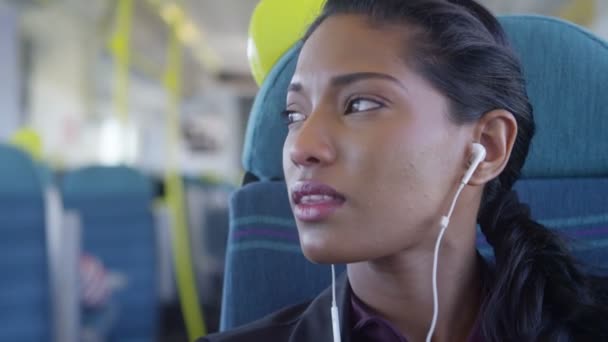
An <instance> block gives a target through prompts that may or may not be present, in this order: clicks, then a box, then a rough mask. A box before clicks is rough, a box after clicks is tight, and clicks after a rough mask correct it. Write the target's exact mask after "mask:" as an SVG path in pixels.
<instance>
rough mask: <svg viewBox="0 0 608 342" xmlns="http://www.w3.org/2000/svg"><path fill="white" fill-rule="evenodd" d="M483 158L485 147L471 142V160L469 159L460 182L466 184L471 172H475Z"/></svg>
mask: <svg viewBox="0 0 608 342" xmlns="http://www.w3.org/2000/svg"><path fill="white" fill-rule="evenodd" d="M484 159H486V148H485V147H483V145H482V144H479V143H473V153H472V155H471V160H470V161H469V163H470V165H469V168H468V169H467V172H466V173H465V174H464V177H462V181H461V183H462V184H467V183H468V182H469V180H471V177H472V176H473V172H475V170H476V169H477V166H479V163H481V162H482V161H483V160H484Z"/></svg>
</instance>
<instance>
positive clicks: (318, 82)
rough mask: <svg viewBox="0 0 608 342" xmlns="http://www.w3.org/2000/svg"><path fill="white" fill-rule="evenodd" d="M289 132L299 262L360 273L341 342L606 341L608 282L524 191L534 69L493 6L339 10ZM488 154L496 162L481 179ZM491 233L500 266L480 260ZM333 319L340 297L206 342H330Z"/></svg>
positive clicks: (313, 44) (437, 0)
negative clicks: (479, 152) (534, 214)
mask: <svg viewBox="0 0 608 342" xmlns="http://www.w3.org/2000/svg"><path fill="white" fill-rule="evenodd" d="M285 116H286V119H287V122H288V126H289V134H288V136H287V139H286V141H285V145H284V153H283V166H284V172H285V179H286V182H287V186H288V189H289V195H290V201H291V205H292V209H293V211H294V216H295V217H296V222H297V226H298V232H299V236H300V242H301V246H302V250H303V252H304V254H305V256H306V257H307V258H308V259H310V260H311V261H313V262H318V263H328V264H334V263H346V264H348V266H347V276H346V277H343V278H341V279H340V280H339V281H338V283H339V284H338V288H337V295H336V296H337V298H338V300H337V301H338V306H339V308H338V311H339V315H338V316H339V323H340V327H339V329H338V330H339V331H338V332H340V333H341V335H342V336H341V337H342V340H343V341H423V340H425V338H426V337H427V335H428V337H429V338H428V339H427V340H430V338H431V337H432V340H433V341H602V340H608V328H607V327H606V324H604V321H605V320H606V317H608V316H607V314H608V310H607V308H606V307H607V304H608V301H607V300H606V294H605V291H604V290H602V289H601V287H600V285H601V283H600V279H598V278H595V277H592V276H589V275H587V274H585V273H583V271H582V270H581V268H579V266H578V265H577V264H576V263H575V261H574V260H573V258H572V256H571V255H570V254H569V253H568V251H567V249H566V248H565V247H564V245H563V244H562V243H561V241H560V239H559V238H558V237H557V236H555V235H554V234H552V233H551V232H550V231H548V230H547V229H546V228H545V227H543V226H541V225H540V224H538V223H536V222H534V221H533V220H532V219H531V218H530V216H529V211H528V209H527V207H526V206H525V205H523V204H521V203H519V201H518V199H517V196H516V194H515V193H514V192H512V191H511V188H512V186H513V184H514V182H515V181H516V180H517V179H518V177H519V175H520V171H521V168H522V166H523V164H524V161H525V158H526V156H527V153H528V148H529V145H530V141H531V138H532V136H533V134H534V121H533V116H532V108H531V105H530V103H529V100H528V97H527V95H526V89H525V84H524V80H523V76H522V71H521V67H520V64H519V61H518V59H517V57H516V56H515V55H514V52H513V50H512V49H511V47H510V46H509V44H508V43H507V39H506V37H505V34H504V32H503V30H502V28H501V27H500V25H499V23H498V22H497V20H496V19H495V18H494V17H493V16H492V15H491V14H490V13H489V12H488V11H487V10H486V9H484V8H483V7H482V6H480V5H479V4H477V3H475V2H474V1H465V0H460V1H455V0H454V1H447V0H407V1H406V0H376V1H373V0H328V1H327V4H326V6H325V8H324V11H323V13H322V15H321V16H320V17H319V18H318V19H317V20H316V22H315V23H314V24H313V25H312V26H311V28H310V29H309V32H308V34H307V35H306V36H305V38H304V44H303V46H302V51H301V53H300V56H299V59H298V65H297V68H296V72H295V75H294V77H293V80H292V83H291V85H290V87H289V93H288V96H287V108H286V111H285ZM475 143H477V144H480V145H482V146H483V148H484V149H485V155H484V156H482V158H481V159H480V161H479V163H478V164H475V165H473V166H471V165H470V162H471V156H472V154H473V151H474V150H473V148H472V146H473V144H475ZM469 169H470V170H471V171H474V172H473V173H472V174H471V177H470V178H469V179H467V181H466V182H465V183H466V184H467V185H466V186H464V188H463V189H462V192H460V190H461V189H460V188H459V185H460V182H461V179H462V178H463V175H464V174H465V173H466V172H467V170H469ZM458 193H459V194H460V195H459V196H458ZM456 197H457V198H458V200H457V201H456V205H455V207H453V208H452V203H453V202H454V201H455V200H454V199H455V198H456ZM452 209H453V211H452ZM448 212H450V213H452V214H451V215H449V214H448V215H446V216H448V217H449V226H448V227H447V229H446V230H445V231H444V232H445V234H444V235H443V239H442V240H441V239H440V238H438V237H439V236H440V233H441V234H443V230H442V227H441V226H440V223H447V220H445V219H443V218H442V215H445V214H446V213H448ZM477 223H479V224H480V226H481V229H482V231H483V233H484V234H485V236H486V238H487V240H488V242H489V243H490V244H491V245H492V247H493V248H494V253H495V256H496V262H495V264H492V265H489V264H486V263H485V262H484V260H483V259H482V258H481V257H480V256H479V255H478V253H477V251H476V249H475V235H476V234H475V232H476V224H477ZM438 241H440V242H441V241H442V242H441V245H440V246H441V248H439V249H436V248H435V246H436V245H439V243H438ZM436 250H437V251H438V252H439V253H438V261H439V262H438V265H439V266H438V270H437V274H438V275H437V288H436V290H437V292H438V294H439V296H438V302H437V303H436V302H435V301H434V289H435V286H434V283H433V279H432V277H431V270H433V267H434V263H435V261H436V260H437V258H436V257H437V256H436V255H435V251H436ZM331 302H332V293H331V291H329V290H328V291H326V292H324V293H322V294H321V295H320V296H319V297H318V298H317V299H315V300H314V301H313V302H311V303H307V304H303V305H299V306H295V307H291V308H287V309H285V310H282V311H280V312H279V313H276V314H274V315H271V316H270V317H267V318H264V319H262V320H260V321H258V322H255V323H252V324H250V325H247V326H245V327H242V328H239V329H236V330H235V331H232V332H228V333H224V334H219V335H212V336H209V337H208V338H207V339H206V340H208V341H331V339H332V317H331V316H330V310H329V306H330V304H331ZM436 308H438V310H436ZM435 314H437V317H436V320H435V319H434V318H435V317H434V315H435ZM435 323H436V324H435ZM333 338H334V340H336V338H338V337H336V336H335V335H334V337H333Z"/></svg>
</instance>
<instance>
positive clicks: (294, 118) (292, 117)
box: [283, 110, 306, 125]
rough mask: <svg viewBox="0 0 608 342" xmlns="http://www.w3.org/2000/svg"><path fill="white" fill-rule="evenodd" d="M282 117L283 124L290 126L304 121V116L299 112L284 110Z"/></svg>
mask: <svg viewBox="0 0 608 342" xmlns="http://www.w3.org/2000/svg"><path fill="white" fill-rule="evenodd" d="M283 117H284V118H285V122H286V123H287V124H288V125H290V124H292V123H296V122H300V121H303V120H304V119H306V116H305V115H304V114H302V113H300V112H296V111H293V110H286V111H284V112H283Z"/></svg>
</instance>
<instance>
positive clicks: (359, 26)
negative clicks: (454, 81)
mask: <svg viewBox="0 0 608 342" xmlns="http://www.w3.org/2000/svg"><path fill="white" fill-rule="evenodd" d="M406 45H407V42H406V39H405V31H404V30H392V29H390V27H389V26H387V27H386V28H385V29H383V28H379V27H373V26H371V25H370V24H369V21H368V20H367V19H366V18H365V17H363V16H359V15H339V16H335V17H330V18H328V19H326V20H325V21H324V22H323V23H322V24H321V25H320V26H319V27H318V28H317V29H316V30H315V32H314V33H313V34H312V35H311V36H310V37H309V39H308V40H307V41H306V43H305V44H304V46H303V47H302V51H301V53H300V56H299V59H298V65H297V68H296V73H295V75H294V80H295V81H297V82H298V83H301V82H304V81H305V78H308V77H312V76H313V75H314V76H316V77H319V76H321V77H322V76H323V75H326V76H330V75H335V74H349V73H352V72H377V73H386V74H399V73H403V72H406V71H407V68H406V64H405V63H404V61H405V59H404V57H405V56H404V55H405V53H406V49H407V46H406Z"/></svg>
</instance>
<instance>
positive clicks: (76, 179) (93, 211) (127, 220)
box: [61, 166, 160, 341]
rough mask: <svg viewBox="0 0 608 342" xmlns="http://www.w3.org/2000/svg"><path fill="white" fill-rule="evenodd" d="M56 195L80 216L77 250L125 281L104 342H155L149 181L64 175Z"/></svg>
mask: <svg viewBox="0 0 608 342" xmlns="http://www.w3.org/2000/svg"><path fill="white" fill-rule="evenodd" d="M61 192H62V195H63V199H64V204H65V207H66V208H68V209H71V210H74V211H75V212H77V213H78V214H79V216H80V221H81V225H82V232H81V235H82V250H83V251H85V252H86V253H89V254H91V255H93V256H95V257H97V258H99V259H100V260H101V261H102V262H103V264H104V265H105V266H106V267H107V268H108V269H109V270H110V271H112V272H115V273H118V274H120V275H122V276H124V278H125V280H126V283H125V286H124V288H120V289H118V290H116V293H115V296H114V297H115V298H113V301H114V302H113V303H115V307H116V311H117V313H116V317H115V324H113V326H112V329H111V332H110V336H109V341H154V340H155V339H156V338H157V335H158V331H159V314H160V297H159V289H158V286H159V278H158V271H157V270H158V253H157V240H156V231H155V225H154V219H153V213H152V200H153V197H152V196H153V195H152V183H151V181H150V180H149V179H148V178H147V177H145V176H144V175H142V174H140V173H139V172H137V171H136V170H133V169H131V168H128V167H101V166H93V167H87V168H83V169H79V170H75V171H71V172H68V173H67V174H66V175H65V176H64V178H63V181H62V184H61ZM83 319H85V320H86V319H87V317H86V315H85V316H84V317H83Z"/></svg>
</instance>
